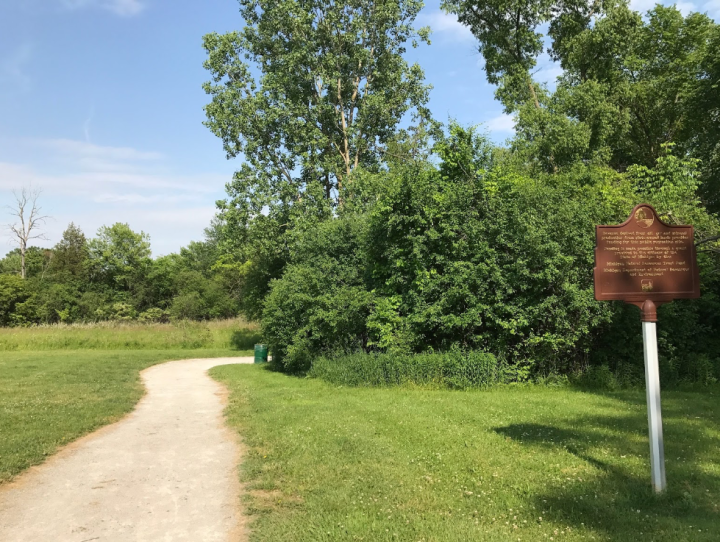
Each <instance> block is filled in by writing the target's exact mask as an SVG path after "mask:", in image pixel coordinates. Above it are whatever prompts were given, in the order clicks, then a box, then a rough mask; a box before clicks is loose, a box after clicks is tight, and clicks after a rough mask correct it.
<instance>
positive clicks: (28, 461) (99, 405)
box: [0, 348, 251, 484]
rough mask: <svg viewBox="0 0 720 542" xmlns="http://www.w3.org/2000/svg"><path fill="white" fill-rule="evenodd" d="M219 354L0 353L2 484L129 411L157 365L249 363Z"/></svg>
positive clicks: (223, 352) (232, 352) (224, 352)
mask: <svg viewBox="0 0 720 542" xmlns="http://www.w3.org/2000/svg"><path fill="white" fill-rule="evenodd" d="M250 354H251V353H250V352H240V351H237V350H230V349H229V348H224V349H214V350H209V349H204V350H188V349H177V350H139V351H133V350H114V351H112V350H111V351H106V350H75V351H71V350H66V351H41V352H0V484H2V483H3V482H7V481H8V480H10V479H11V478H12V477H14V476H15V475H17V474H19V473H20V472H22V471H23V470H25V469H27V468H28V467H30V466H32V465H36V464H38V463H40V462H42V461H43V460H44V459H45V458H46V457H47V456H49V455H51V454H52V453H54V452H55V451H57V449H58V448H59V447H60V446H62V445H64V444H67V443H69V442H71V441H73V440H75V439H76V438H78V437H80V436H82V435H84V434H87V433H89V432H91V431H93V430H94V429H97V428H98V427H101V426H103V425H106V424H108V423H112V422H114V421H116V420H118V419H120V418H121V417H122V416H123V415H124V414H126V413H127V412H129V411H131V410H132V409H133V407H134V406H135V404H136V403H137V402H138V400H139V399H140V398H141V397H142V395H143V393H144V392H143V386H142V383H141V381H140V374H139V373H140V371H141V370H143V369H145V368H147V367H149V366H151V365H154V364H156V363H159V362H161V361H167V360H174V359H188V358H209V357H224V356H228V357H230V356H239V355H250Z"/></svg>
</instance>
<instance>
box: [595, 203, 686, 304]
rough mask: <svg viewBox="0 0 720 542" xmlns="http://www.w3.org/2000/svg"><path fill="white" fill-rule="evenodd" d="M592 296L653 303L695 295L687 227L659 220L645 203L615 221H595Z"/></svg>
mask: <svg viewBox="0 0 720 542" xmlns="http://www.w3.org/2000/svg"><path fill="white" fill-rule="evenodd" d="M595 230H596V235H597V246H596V248H595V299H597V300H598V301H607V300H612V299H617V300H621V301H626V302H627V303H632V304H634V305H638V306H639V307H641V308H642V305H643V303H644V302H645V301H652V302H653V304H654V305H655V306H657V305H660V304H662V303H668V302H670V301H672V300H673V299H687V298H695V297H700V277H699V273H698V267H697V257H696V254H695V243H694V231H693V227H692V226H670V225H668V224H665V223H664V222H662V221H661V220H660V219H659V218H658V216H657V213H656V212H655V209H653V208H652V207H651V206H650V205H647V204H642V205H638V206H637V207H635V209H633V211H632V213H631V214H630V218H628V219H627V220H626V221H625V222H623V223H622V224H619V225H617V226H595Z"/></svg>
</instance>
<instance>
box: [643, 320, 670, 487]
mask: <svg viewBox="0 0 720 542" xmlns="http://www.w3.org/2000/svg"><path fill="white" fill-rule="evenodd" d="M642 328H643V345H644V347H645V387H646V389H647V409H648V427H649V430H650V469H651V471H652V473H651V476H652V486H653V489H655V492H656V493H662V492H663V491H665V488H666V487H667V482H666V481H665V447H664V444H663V432H662V413H661V412H660V371H659V368H658V350H657V335H656V333H655V322H643V323H642Z"/></svg>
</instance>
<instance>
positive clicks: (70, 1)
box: [61, 0, 145, 17]
mask: <svg viewBox="0 0 720 542" xmlns="http://www.w3.org/2000/svg"><path fill="white" fill-rule="evenodd" d="M61 3H62V5H63V6H64V7H65V8H67V9H82V8H102V9H105V10H107V11H110V12H112V13H114V14H115V15H119V16H121V17H132V16H133V15H138V14H139V13H141V12H142V11H143V10H144V9H145V4H144V2H141V1H140V0H61Z"/></svg>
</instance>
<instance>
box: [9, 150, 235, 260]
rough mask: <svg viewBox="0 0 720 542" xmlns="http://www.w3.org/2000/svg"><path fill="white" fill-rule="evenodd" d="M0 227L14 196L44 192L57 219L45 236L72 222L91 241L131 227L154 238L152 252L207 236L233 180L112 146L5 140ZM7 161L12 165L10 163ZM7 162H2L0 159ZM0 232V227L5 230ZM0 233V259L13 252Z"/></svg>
mask: <svg viewBox="0 0 720 542" xmlns="http://www.w3.org/2000/svg"><path fill="white" fill-rule="evenodd" d="M3 147H4V152H3V153H2V154H4V156H2V157H0V224H4V223H6V222H8V221H9V220H10V217H9V216H8V213H7V209H4V206H5V205H8V204H10V203H11V202H12V201H13V199H12V197H13V196H12V190H14V189H18V188H21V187H23V186H33V187H37V188H41V189H42V191H43V193H42V196H41V204H42V206H43V209H44V211H45V212H46V213H47V214H49V215H50V216H51V217H53V218H54V220H52V221H48V224H47V227H46V228H45V231H46V232H47V234H48V236H49V238H50V239H49V241H48V242H47V243H46V245H47V246H51V245H52V244H54V243H55V242H57V241H58V240H59V238H60V236H61V234H62V231H63V230H64V229H65V227H66V226H67V224H68V223H69V222H70V221H73V222H75V223H76V224H78V225H79V226H80V227H81V228H82V229H83V230H84V231H85V233H86V234H87V235H94V234H95V232H96V231H97V229H98V228H99V227H100V226H102V225H107V224H112V223H114V222H127V223H128V224H130V226H131V227H132V228H133V229H135V230H140V229H142V230H144V231H146V232H147V233H149V234H150V235H151V237H152V241H153V244H152V246H153V251H154V253H155V254H167V253H169V252H173V251H177V250H178V249H179V248H180V247H181V246H184V245H187V243H188V242H189V241H190V240H192V239H200V238H202V232H203V229H204V228H205V227H207V226H208V225H209V223H210V219H211V218H212V217H213V215H214V213H215V206H214V202H215V200H217V199H219V198H222V197H223V195H224V191H223V189H224V186H225V183H227V182H228V181H229V180H230V175H229V174H223V173H209V174H195V175H187V174H178V173H177V172H176V171H174V169H173V168H172V166H171V165H170V164H169V163H168V162H169V161H168V159H167V158H166V157H164V156H163V155H162V154H160V153H157V152H148V151H143V150H138V149H133V148H129V147H107V146H101V145H95V144H90V143H87V142H85V141H76V140H68V139H58V140H22V141H19V142H18V141H17V140H16V141H14V142H12V145H10V144H9V143H8V142H7V141H0V150H3ZM8 157H10V159H9V160H8ZM3 158H4V159H5V161H2V159H3ZM0 230H1V228H0ZM8 241H9V238H8V237H7V232H3V231H0V257H2V255H3V254H4V253H5V252H7V251H8V250H10V249H11V248H12V247H11V246H10V245H9V243H8Z"/></svg>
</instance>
